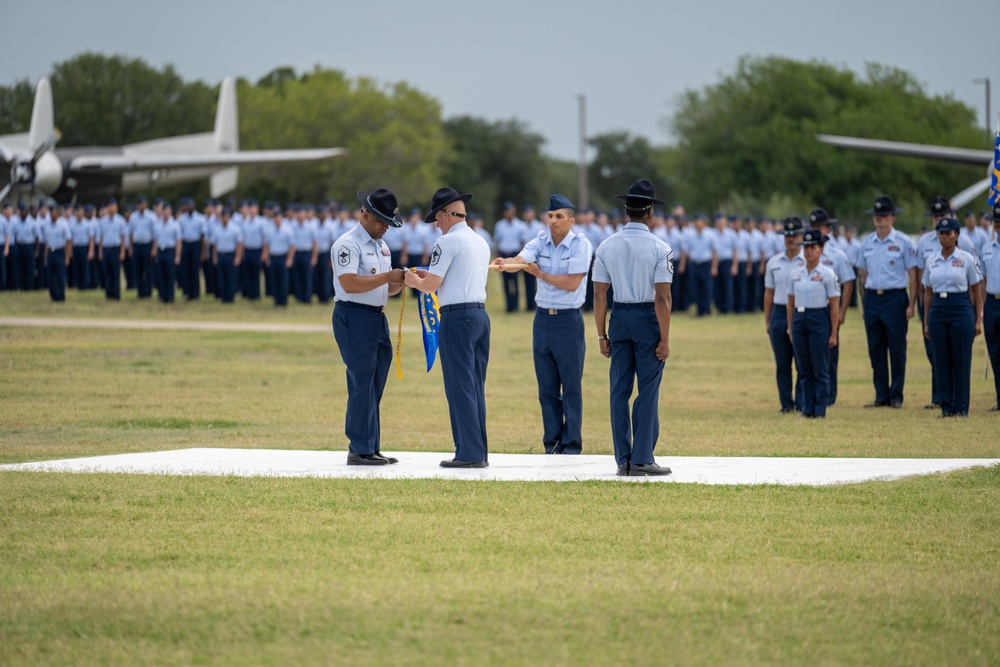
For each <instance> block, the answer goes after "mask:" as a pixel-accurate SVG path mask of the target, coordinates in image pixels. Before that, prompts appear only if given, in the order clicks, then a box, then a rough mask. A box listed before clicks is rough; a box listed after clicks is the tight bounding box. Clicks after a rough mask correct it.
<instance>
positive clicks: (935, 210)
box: [927, 197, 955, 215]
mask: <svg viewBox="0 0 1000 667" xmlns="http://www.w3.org/2000/svg"><path fill="white" fill-rule="evenodd" d="M954 212H955V210H954V209H953V208H952V207H951V202H950V201H948V200H947V199H946V198H944V197H935V198H934V199H932V200H931V208H930V210H929V211H927V215H948V214H949V213H954Z"/></svg>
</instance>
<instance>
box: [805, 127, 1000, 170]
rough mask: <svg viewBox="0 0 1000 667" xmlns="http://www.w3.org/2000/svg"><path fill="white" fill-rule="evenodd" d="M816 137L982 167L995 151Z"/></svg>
mask: <svg viewBox="0 0 1000 667" xmlns="http://www.w3.org/2000/svg"><path fill="white" fill-rule="evenodd" d="M816 138H817V139H818V140H819V141H822V142H823V143H824V144H830V145H831V146H837V147H838V148H848V149H850V150H856V151H868V152H870V153H883V154H885V155H903V156H906V157H920V158H924V159H927V160H938V161H941V162H953V163H958V164H971V165H975V166H978V167H981V166H983V165H985V164H989V163H990V162H991V161H992V160H993V151H980V150H975V149H972V148H953V147H949V146H929V145H927V144H910V143H905V142H901V141H881V140H878V139H859V138H857V137H840V136H836V135H832V134H817V135H816Z"/></svg>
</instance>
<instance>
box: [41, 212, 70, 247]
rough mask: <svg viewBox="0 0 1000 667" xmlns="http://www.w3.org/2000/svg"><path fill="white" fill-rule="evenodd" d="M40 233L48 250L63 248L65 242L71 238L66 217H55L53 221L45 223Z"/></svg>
mask: <svg viewBox="0 0 1000 667" xmlns="http://www.w3.org/2000/svg"><path fill="white" fill-rule="evenodd" d="M42 235H43V236H44V238H45V246H46V247H47V248H48V249H49V250H63V249H64V248H65V247H66V242H67V241H69V240H70V239H71V238H72V234H71V232H70V229H69V223H68V222H67V221H66V218H57V219H56V221H55V222H50V223H49V224H47V225H45V227H44V229H43V230H42Z"/></svg>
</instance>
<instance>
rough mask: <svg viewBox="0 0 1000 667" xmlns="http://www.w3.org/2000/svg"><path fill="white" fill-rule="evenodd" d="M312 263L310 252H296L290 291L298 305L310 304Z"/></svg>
mask: <svg viewBox="0 0 1000 667" xmlns="http://www.w3.org/2000/svg"><path fill="white" fill-rule="evenodd" d="M311 261H312V251H311V250H296V251H295V259H294V260H293V263H292V291H293V292H295V300H296V301H298V302H299V303H311V302H312V267H311V266H310V265H309V263H310V262H311Z"/></svg>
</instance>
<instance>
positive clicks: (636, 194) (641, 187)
mask: <svg viewBox="0 0 1000 667" xmlns="http://www.w3.org/2000/svg"><path fill="white" fill-rule="evenodd" d="M615 199H621V200H623V201H624V202H625V208H631V209H641V208H646V207H647V206H666V205H667V202H665V201H660V200H659V199H657V198H656V190H655V189H654V188H653V184H652V183H650V182H649V181H647V180H646V179H645V178H640V179H638V180H636V181H633V183H632V185H630V186H628V194H625V195H615Z"/></svg>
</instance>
